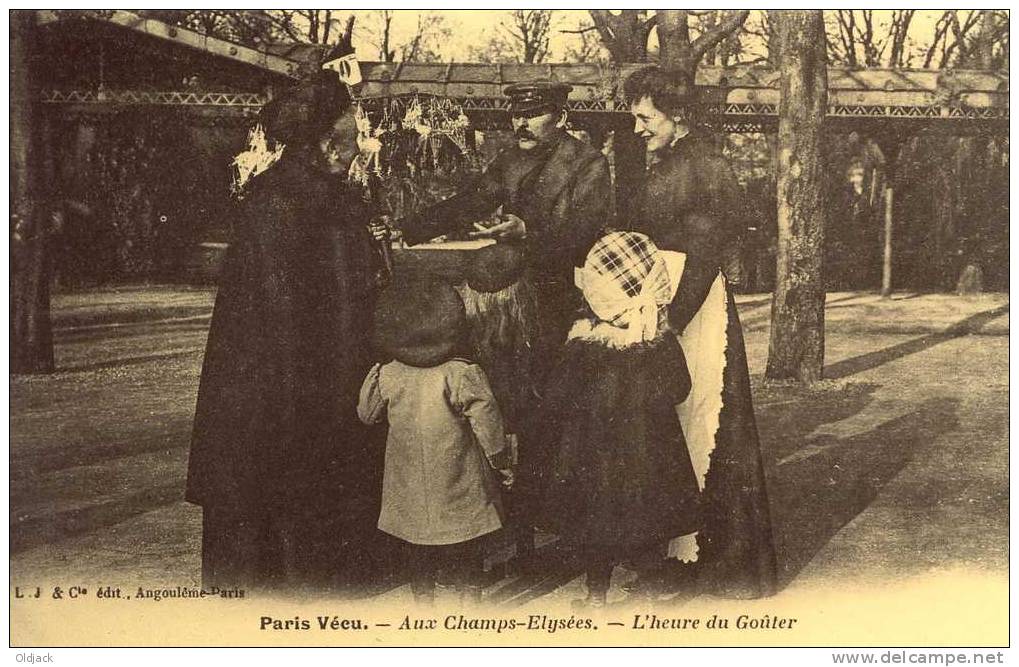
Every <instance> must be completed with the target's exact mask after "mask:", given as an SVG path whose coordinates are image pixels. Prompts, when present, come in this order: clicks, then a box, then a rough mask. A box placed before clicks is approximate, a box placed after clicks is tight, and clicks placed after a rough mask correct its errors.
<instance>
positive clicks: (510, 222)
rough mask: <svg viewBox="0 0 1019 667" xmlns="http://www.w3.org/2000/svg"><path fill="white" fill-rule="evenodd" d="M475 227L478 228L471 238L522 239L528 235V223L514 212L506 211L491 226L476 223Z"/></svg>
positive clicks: (471, 234)
mask: <svg viewBox="0 0 1019 667" xmlns="http://www.w3.org/2000/svg"><path fill="white" fill-rule="evenodd" d="M475 228H478V229H477V231H474V232H471V233H470V237H471V238H491V237H496V238H500V239H522V238H524V237H525V236H527V223H526V222H524V221H523V220H521V219H520V218H519V217H517V216H515V215H513V214H512V213H504V214H503V215H502V216H501V221H500V222H499V223H498V224H496V225H493V226H491V227H484V226H482V225H475Z"/></svg>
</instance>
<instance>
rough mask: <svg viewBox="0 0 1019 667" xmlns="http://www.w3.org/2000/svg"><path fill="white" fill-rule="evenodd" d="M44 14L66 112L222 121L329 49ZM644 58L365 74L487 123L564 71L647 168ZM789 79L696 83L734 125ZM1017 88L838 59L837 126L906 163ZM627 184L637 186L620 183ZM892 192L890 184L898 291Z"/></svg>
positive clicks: (759, 124) (710, 116)
mask: <svg viewBox="0 0 1019 667" xmlns="http://www.w3.org/2000/svg"><path fill="white" fill-rule="evenodd" d="M38 16H39V19H38V28H39V31H40V34H41V35H42V36H43V40H42V41H43V43H42V44H41V53H40V57H41V58H43V59H44V60H49V61H51V63H52V65H53V66H51V67H50V68H48V71H49V72H53V71H55V69H59V68H65V69H69V70H70V71H68V72H61V73H59V74H58V75H52V74H51V75H50V76H49V80H47V81H45V82H44V84H43V86H42V88H41V91H40V93H39V95H40V97H39V100H40V101H41V102H42V106H43V107H44V108H45V109H46V110H47V111H48V112H49V113H51V114H56V115H63V114H83V115H87V116H88V115H102V114H103V113H109V112H110V111H111V110H123V109H127V108H149V109H160V108H162V109H170V108H175V109H178V110H185V111H186V112H187V113H190V114H193V115H195V116H199V117H204V118H206V119H212V120H213V122H218V123H227V124H243V123H246V122H247V119H248V118H250V117H251V116H253V115H254V114H255V113H257V111H258V110H259V109H260V108H261V106H262V105H263V104H265V103H266V102H267V101H268V100H269V99H271V97H272V95H273V92H274V91H275V90H279V89H281V88H282V87H285V86H286V85H287V84H288V83H289V82H291V81H293V80H294V79H296V78H299V77H300V76H302V74H303V73H304V72H306V71H307V69H308V68H309V67H310V66H312V64H313V63H316V62H317V61H318V59H319V58H320V56H321V49H323V48H324V47H321V46H318V45H307V44H276V45H271V46H267V47H265V48H264V49H262V50H259V49H254V48H250V47H247V46H243V45H240V44H235V43H232V42H228V41H226V40H222V39H218V38H215V37H210V36H206V35H203V34H200V33H197V32H194V31H191V30H186V29H183V28H179V27H175V26H171V25H168V24H166V23H163V22H161V21H157V20H153V19H145V18H142V17H139V16H138V15H135V14H132V13H130V12H126V11H112V12H95V13H91V14H88V15H86V18H84V19H81V18H79V19H73V20H72V19H67V18H63V17H60V16H58V15H56V14H55V13H52V12H39V13H38ZM73 21H79V23H77V24H74V25H77V26H78V28H79V29H77V30H67V29H65V28H66V27H67V26H69V25H72V24H73ZM80 21H86V22H87V23H88V26H89V29H88V30H85V31H82V30H81V29H80V25H81V24H80ZM139 52H143V53H144V54H145V55H144V57H146V58H152V59H156V60H160V62H161V63H163V65H162V67H163V68H164V69H166V68H167V67H169V69H171V70H174V68H176V69H175V70H174V71H175V75H176V78H174V76H170V77H169V78H167V77H162V78H160V77H159V76H155V75H154V74H153V75H150V76H148V77H147V80H146V81H144V82H141V81H139V82H137V84H134V83H131V77H132V76H134V77H136V78H137V76H138V74H137V73H136V72H135V71H134V70H132V69H131V68H132V67H135V68H137V67H138V62H139ZM168 63H169V65H167V64H168ZM643 66H644V65H642V64H622V65H614V64H613V65H601V64H538V65H527V64H478V63H446V64H424V63H373V62H369V63H362V71H363V74H364V79H365V82H364V84H362V86H361V88H360V90H359V93H358V94H359V97H360V99H361V100H362V103H363V104H365V105H366V106H368V107H372V106H379V105H382V104H386V105H389V106H390V107H392V106H394V105H395V106H397V107H399V106H400V105H401V104H404V103H406V102H407V101H409V100H412V99H414V98H415V97H421V96H435V97H439V98H443V99H448V100H451V101H453V102H455V103H456V104H458V105H460V106H461V107H462V108H463V109H464V111H465V112H466V113H467V115H468V117H469V118H470V120H471V122H472V125H473V126H474V127H475V128H476V129H482V130H484V129H494V128H500V127H506V126H508V120H509V119H508V115H507V112H506V109H507V100H506V98H505V96H504V95H503V90H504V88H505V87H506V86H507V85H509V84H512V83H515V82H519V81H524V80H528V79H534V78H549V79H554V80H558V81H562V82H565V83H569V84H571V85H572V86H573V90H572V92H571V93H570V96H569V109H570V115H571V120H572V122H573V124H574V125H575V126H578V127H581V128H584V129H587V130H589V131H590V133H591V135H592V139H593V140H594V141H595V142H596V143H600V142H601V141H603V140H604V138H605V137H606V136H607V134H608V133H609V132H611V131H613V130H621V132H617V133H616V136H617V140H616V141H615V143H614V147H615V150H616V153H617V158H616V159H617V173H630V172H631V171H632V172H633V173H639V172H640V171H641V166H642V165H643V155H642V153H641V151H640V148H639V144H638V143H637V141H636V140H635V139H634V138H633V136H632V133H630V132H629V128H630V127H632V121H631V120H630V117H629V114H628V109H629V103H628V100H626V99H625V98H624V96H623V93H622V82H623V81H624V80H625V78H626V77H627V75H628V74H629V73H631V72H632V71H634V70H636V69H638V68H640V67H643ZM157 67H158V66H157ZM157 67H153V70H155V69H157ZM188 68H192V69H200V70H201V71H202V76H201V77H200V80H199V81H197V82H196V81H195V80H194V79H191V80H190V82H188V81H187V77H186V76H185V77H184V78H183V79H182V78H181V77H180V76H179V74H180V72H187V71H189V70H188ZM777 79H778V73H777V72H776V71H774V70H773V69H770V68H768V67H767V66H764V65H747V66H736V67H731V68H719V67H701V68H700V69H699V71H698V74H697V83H698V85H699V87H700V91H701V100H702V111H703V114H702V116H703V117H704V118H705V119H706V121H707V122H708V123H709V124H710V125H712V126H714V127H716V128H717V129H719V130H720V131H724V132H736V133H747V132H773V131H775V130H776V127H777V117H778V107H779V91H778V85H777ZM182 81H184V83H181V82H182ZM168 84H173V85H168ZM192 84H194V85H192ZM1008 95H1009V78H1008V73H1007V72H984V71H971V70H946V71H930V70H888V69H867V70H851V69H846V68H830V69H829V71H828V112H827V119H826V125H827V127H828V128H829V129H830V130H831V131H832V132H841V133H848V132H854V131H855V132H859V133H861V134H863V135H865V136H868V137H871V138H873V139H874V140H875V141H876V142H877V143H878V144H879V145H880V146H881V148H882V152H883V153H884V155H885V156H886V159H887V160H888V162H889V164H888V167H889V172H890V173H894V160H895V157H896V156H897V154H898V151H899V148H900V147H901V145H902V143H903V142H904V141H905V140H907V139H908V138H910V137H911V136H915V135H917V134H920V133H923V134H929V133H937V134H944V135H951V136H965V135H984V136H1005V137H1007V136H1008V127H1009V105H1008ZM47 115H48V114H47ZM630 167H632V169H629V168H630ZM621 180H623V181H625V179H621ZM617 187H622V188H624V189H625V188H626V187H627V185H626V183H625V182H623V183H620V182H617ZM891 202H892V191H891V189H888V190H887V192H886V202H885V204H886V205H885V208H886V216H885V217H886V219H885V241H886V249H885V265H886V270H885V280H884V289H885V290H886V291H887V290H890V252H891V251H890V247H891V246H890V239H891V230H892V220H891V211H892V205H891Z"/></svg>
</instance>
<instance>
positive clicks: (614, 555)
mask: <svg viewBox="0 0 1019 667" xmlns="http://www.w3.org/2000/svg"><path fill="white" fill-rule="evenodd" d="M682 264H683V256H682V255H679V254H678V253H667V252H663V251H660V250H659V249H658V248H657V247H656V246H655V244H654V243H653V242H652V241H651V239H649V238H648V237H647V236H645V235H643V234H639V233H636V232H613V233H610V234H608V235H606V236H605V237H603V238H601V239H600V240H599V241H597V242H596V243H595V245H594V247H593V248H592V249H591V251H590V252H589V253H588V255H587V259H586V261H585V263H584V266H583V267H582V268H577V269H576V273H575V282H576V285H577V287H578V288H579V289H580V291H581V292H582V293H583V296H584V299H585V301H586V302H587V306H588V308H589V309H590V312H589V313H588V314H587V315H586V316H585V317H583V318H581V319H579V320H578V321H577V322H576V323H575V324H574V325H573V328H572V329H571V331H570V334H569V337H568V340H567V342H566V345H565V348H564V351H563V355H562V358H561V360H560V362H559V364H558V365H557V367H556V368H555V369H554V371H553V372H552V373H551V377H550V378H549V383H548V387H547V393H546V397H547V403H546V406H545V408H546V410H547V411H548V414H547V415H546V418H547V419H549V420H553V421H556V422H557V425H558V426H559V427H560V428H557V429H555V432H557V433H561V435H560V436H559V438H558V442H557V443H556V446H555V451H554V453H553V456H554V464H553V470H552V480H551V483H550V484H549V487H548V488H547V489H546V494H545V502H544V508H545V512H544V515H545V518H546V520H547V523H548V524H549V525H550V527H551V528H552V529H553V530H555V531H556V532H557V533H558V534H559V535H560V537H562V538H563V539H564V540H566V541H567V542H569V543H570V544H572V546H573V547H574V548H575V549H577V550H578V551H579V553H580V554H581V555H582V558H583V559H584V561H585V566H586V570H587V588H588V597H587V599H586V600H585V601H583V604H587V605H590V606H595V607H597V606H601V605H603V604H604V603H605V600H606V596H607V593H608V590H609V583H610V581H611V576H612V572H613V568H614V566H615V565H617V564H619V563H621V562H623V561H627V562H631V563H634V564H635V567H636V569H637V572H638V577H639V579H638V581H639V583H640V586H641V587H643V588H644V589H645V590H644V591H643V592H649V590H648V589H649V588H653V586H654V584H655V582H656V578H657V575H658V574H659V569H660V566H661V565H662V563H663V562H664V561H663V558H664V556H665V546H666V544H667V543H668V541H669V540H670V539H672V538H675V537H678V536H682V535H690V534H692V533H694V532H695V531H697V530H698V529H699V527H700V511H699V493H700V492H699V487H698V483H697V480H696V477H695V475H694V470H693V466H692V464H691V461H690V455H689V452H688V451H687V446H686V441H685V439H684V437H683V431H682V429H681V427H680V423H679V419H678V417H677V415H676V405H678V404H679V403H681V402H682V401H683V399H684V398H685V397H686V395H687V394H688V393H689V391H690V375H689V372H688V370H687V366H686V360H685V358H684V356H683V352H682V350H681V349H680V346H679V343H678V341H677V339H676V336H675V335H674V334H673V333H672V332H671V331H670V330H669V329H668V326H667V318H666V316H665V307H666V306H667V305H668V304H669V303H670V301H671V300H672V297H673V295H674V294H675V291H676V285H677V283H678V279H679V274H680V273H681V271H682Z"/></svg>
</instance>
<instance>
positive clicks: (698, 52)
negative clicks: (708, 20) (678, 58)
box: [690, 9, 750, 62]
mask: <svg viewBox="0 0 1019 667" xmlns="http://www.w3.org/2000/svg"><path fill="white" fill-rule="evenodd" d="M748 16H750V10H749V9H741V10H739V11H736V12H732V13H730V14H727V15H726V16H725V18H723V19H722V20H721V21H719V22H718V24H717V25H716V26H714V27H713V28H711V29H709V30H705V31H704V33H703V34H701V36H700V37H698V38H697V39H695V40H694V41H693V42H692V43H691V44H690V51H691V53H692V54H693V60H694V62H698V61H700V59H701V58H702V57H703V56H704V54H705V53H707V52H708V51H709V50H710V49H712V48H714V47H715V46H717V45H718V43H719V42H721V41H722V40H723V39H725V38H726V37H727V36H729V35H730V34H732V33H734V32H736V31H737V30H739V29H740V26H742V25H743V23H744V22H745V21H746V20H747V17H748Z"/></svg>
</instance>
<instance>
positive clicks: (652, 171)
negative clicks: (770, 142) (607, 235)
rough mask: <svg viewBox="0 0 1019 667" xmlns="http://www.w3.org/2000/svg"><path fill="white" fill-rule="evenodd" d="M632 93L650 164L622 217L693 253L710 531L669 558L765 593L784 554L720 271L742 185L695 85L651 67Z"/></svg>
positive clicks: (690, 281) (739, 219)
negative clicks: (702, 113)
mask: <svg viewBox="0 0 1019 667" xmlns="http://www.w3.org/2000/svg"><path fill="white" fill-rule="evenodd" d="M625 92H626V96H627V99H629V100H630V111H631V113H632V114H633V117H634V120H635V127H634V132H636V133H637V134H638V135H640V136H641V137H642V138H643V139H644V140H645V142H646V144H647V152H648V157H649V160H648V164H649V167H648V171H647V174H646V179H645V181H644V183H643V187H642V189H641V191H640V193H639V195H638V197H637V198H636V199H635V200H634V203H633V206H632V208H631V210H630V211H629V212H628V215H627V217H626V218H624V224H625V225H626V226H627V227H628V228H630V229H632V230H634V231H638V232H642V233H644V234H647V235H648V236H649V237H650V238H651V239H652V240H653V241H654V242H655V243H656V244H657V245H658V247H660V248H661V249H662V250H671V251H676V252H682V253H685V255H686V262H685V266H684V268H683V272H682V276H681V277H680V280H679V286H678V289H677V291H676V295H675V297H674V299H673V301H672V303H671V305H670V306H669V308H668V313H669V323H670V325H671V327H672V329H673V330H674V331H675V332H676V334H677V335H678V336H679V338H680V343H681V345H682V347H683V350H684V352H685V354H686V357H687V362H688V365H689V369H690V374H691V378H692V388H691V392H690V395H689V397H688V398H687V399H686V400H685V401H684V403H683V404H682V405H680V406H679V408H678V409H679V416H680V422H681V423H682V426H683V432H684V434H685V436H686V439H687V443H688V446H689V449H690V455H691V459H692V461H693V465H694V469H695V471H696V473H697V477H698V481H699V482H700V486H701V489H702V525H703V528H702V530H701V531H700V532H699V533H698V535H697V538H696V544H694V543H693V541H692V540H686V541H683V540H675V541H673V543H672V544H671V545H670V553H669V555H670V556H671V557H674V558H677V559H679V560H687V561H689V560H696V561H697V566H696V569H697V572H698V579H699V583H700V586H701V588H702V590H704V591H705V592H708V593H715V594H720V595H725V596H731V597H758V596H762V595H768V594H770V593H772V592H773V590H774V586H775V577H776V561H775V549H774V541H773V537H772V531H771V519H770V513H769V509H768V499H767V493H766V488H765V475H764V465H763V460H762V456H761V448H760V442H759V440H758V435H757V426H756V424H755V422H754V411H753V404H752V401H751V395H750V377H749V373H748V370H747V361H746V350H745V347H744V344H743V332H742V328H741V327H740V323H739V318H738V316H737V313H736V304H735V301H734V300H733V297H732V292H731V290H730V289H729V286H728V283H727V282H726V277H725V275H724V274H723V273H722V267H723V265H724V258H725V256H726V254H727V252H729V251H730V250H731V249H732V247H733V245H734V244H735V242H736V241H737V239H738V237H739V235H740V234H741V233H742V230H743V226H744V225H743V218H744V211H743V206H742V196H741V192H740V188H739V185H738V183H737V182H736V179H735V177H734V175H733V173H732V170H731V169H730V167H729V165H728V164H727V163H726V160H725V158H723V157H722V155H721V152H720V151H719V149H718V148H717V147H716V146H715V145H714V144H713V143H712V142H711V141H710V138H709V136H708V134H707V132H706V131H705V130H703V129H701V128H699V127H698V126H697V125H696V124H695V123H693V122H692V121H691V118H690V115H689V113H690V112H689V110H690V109H691V107H692V105H693V103H694V102H695V99H694V89H693V86H692V85H690V84H689V83H684V82H677V81H675V80H673V78H672V77H671V76H669V75H668V74H667V73H666V72H664V71H662V70H661V69H659V68H658V67H648V68H645V69H642V70H639V71H637V72H634V73H633V74H632V75H631V76H630V77H629V78H628V79H627V81H626V83H625ZM627 221H628V222H627Z"/></svg>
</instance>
